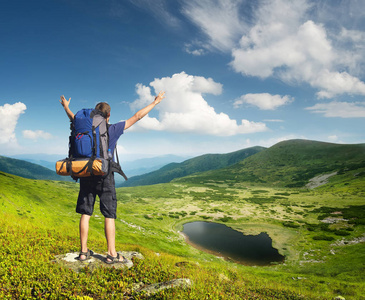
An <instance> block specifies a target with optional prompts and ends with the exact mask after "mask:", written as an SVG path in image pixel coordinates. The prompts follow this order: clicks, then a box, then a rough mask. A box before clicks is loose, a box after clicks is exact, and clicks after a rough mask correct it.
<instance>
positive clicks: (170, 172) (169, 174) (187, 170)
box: [122, 147, 265, 187]
mask: <svg viewBox="0 0 365 300" xmlns="http://www.w3.org/2000/svg"><path fill="white" fill-rule="evenodd" d="M264 149H265V148H263V147H252V148H247V149H243V150H239V151H235V152H232V153H227V154H205V155H201V156H198V157H195V158H191V159H188V160H186V161H184V162H182V163H171V164H168V165H166V166H164V167H162V168H161V169H159V170H157V171H154V172H150V173H148V174H144V175H140V176H134V177H131V178H129V179H128V181H125V182H123V184H122V186H123V187H127V186H138V185H151V184H157V183H166V182H170V181H171V180H173V179H175V178H180V177H184V176H187V175H190V174H194V173H198V172H204V171H208V170H216V169H221V168H224V167H227V166H231V165H233V164H235V163H237V162H239V161H241V160H244V159H246V158H247V157H249V156H251V155H254V154H256V153H258V152H260V151H262V150H264Z"/></svg>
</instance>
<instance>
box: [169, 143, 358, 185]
mask: <svg viewBox="0 0 365 300" xmlns="http://www.w3.org/2000/svg"><path fill="white" fill-rule="evenodd" d="M353 170H358V173H359V174H363V173H364V171H365V144H354V145H352V144H351V145H346V144H332V143H325V142H317V141H310V140H289V141H284V142H280V143H278V144H275V145H273V146H272V147H270V148H268V149H266V150H264V151H261V152H259V153H257V154H255V155H252V156H250V157H248V158H247V159H245V160H243V161H241V162H239V163H237V164H235V165H232V166H230V167H227V168H223V169H219V170H213V171H207V172H204V173H199V174H195V175H190V176H187V177H184V178H179V179H175V180H174V181H176V182H204V181H208V180H215V181H218V180H232V181H235V182H251V183H258V184H264V185H265V184H270V185H272V186H278V187H304V186H305V185H306V184H308V182H309V180H310V179H312V178H313V177H315V176H317V175H319V174H325V173H330V172H337V174H338V175H343V174H345V173H346V172H348V171H353Z"/></svg>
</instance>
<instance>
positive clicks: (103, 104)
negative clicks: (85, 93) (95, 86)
mask: <svg viewBox="0 0 365 300" xmlns="http://www.w3.org/2000/svg"><path fill="white" fill-rule="evenodd" d="M95 109H97V110H99V111H101V112H102V113H103V114H104V117H105V118H106V119H109V117H110V105H109V104H108V103H106V102H99V103H98V104H96V106H95Z"/></svg>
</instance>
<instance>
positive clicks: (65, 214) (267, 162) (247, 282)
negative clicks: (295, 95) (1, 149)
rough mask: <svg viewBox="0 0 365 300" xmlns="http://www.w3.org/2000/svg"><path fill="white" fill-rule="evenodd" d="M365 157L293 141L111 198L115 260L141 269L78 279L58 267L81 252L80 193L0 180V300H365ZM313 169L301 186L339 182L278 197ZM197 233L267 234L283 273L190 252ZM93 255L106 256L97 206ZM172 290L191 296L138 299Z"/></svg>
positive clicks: (1, 176)
mask: <svg viewBox="0 0 365 300" xmlns="http://www.w3.org/2000/svg"><path fill="white" fill-rule="evenodd" d="M363 150H364V145H335V144H327V143H319V142H311V141H299V140H295V141H288V142H283V143H279V144H277V145H275V146H273V147H271V148H269V149H267V150H264V151H261V152H259V153H257V154H255V155H252V156H250V157H248V158H247V159H245V160H243V161H242V162H239V163H238V164H235V165H233V166H231V167H229V168H224V169H219V170H216V171H209V172H205V173H200V174H194V175H193V176H190V177H189V176H188V177H184V178H179V179H175V180H174V181H172V182H170V183H164V184H155V185H149V186H138V187H123V188H118V189H117V200H118V212H117V214H118V218H117V219H116V247H117V250H118V251H138V252H140V253H142V254H143V256H144V257H145V259H144V260H139V259H134V261H133V262H134V266H133V267H132V268H131V269H129V270H125V271H122V270H120V269H116V268H107V267H105V268H104V267H101V268H99V269H96V270H95V269H94V270H93V269H91V268H89V267H87V266H86V267H85V268H84V269H83V270H82V271H81V272H74V271H71V270H70V269H68V268H65V267H64V266H62V265H60V264H58V263H55V261H54V259H55V256H56V255H60V254H66V253H68V252H78V251H79V237H78V221H79V215H78V214H76V213H75V205H76V199H77V195H78V184H77V183H73V182H60V181H50V180H34V179H26V178H22V177H18V176H14V175H10V174H7V173H4V172H0V206H1V218H0V245H1V247H0V299H75V300H81V299H82V300H90V299H171V300H175V299H184V300H185V299H212V300H216V299H217V300H223V299H237V300H238V299H263V300H266V299H282V300H284V299H293V300H297V299H298V300H303V299H319V300H325V299H335V298H336V297H337V296H341V297H344V298H345V299H346V300H349V299H351V300H357V299H365V298H364V295H365V284H364V280H363V279H364V275H365V273H364V261H365V251H364V249H365V200H364V199H365V198H364V197H365V176H364V174H365V168H364V166H363V165H362V163H363V162H364V159H363V155H364V154H363ZM303 160H305V162H303ZM247 161H249V163H247ZM255 161H256V168H255ZM326 163H327V165H326ZM242 167H245V168H246V172H247V170H249V171H250V172H255V173H254V175H255V176H256V177H253V176H251V177H249V176H247V174H244V172H242ZM232 168H233V169H235V170H236V174H233V175H232V174H231V173H232V171H230V170H231V169H232ZM280 168H282V169H281V170H277V169H280ZM317 169H320V171H313V172H312V173H311V174H308V175H306V176H309V175H310V176H315V175H316V174H322V173H328V172H333V171H334V170H336V171H338V174H337V175H334V176H332V177H331V178H329V182H328V183H325V184H323V185H322V186H320V187H317V188H314V189H303V188H296V187H290V188H288V187H285V186H288V185H290V184H293V183H294V184H295V183H297V182H299V181H297V180H293V179H292V177H293V174H296V175H300V172H301V170H302V171H303V172H304V173H303V174H306V173H307V172H309V171H310V170H317ZM284 171H286V172H288V173H289V174H288V175H287V174H286V173H285V172H284ZM271 172H273V173H274V174H270V173H271ZM275 172H281V173H282V174H283V176H281V177H280V176H278V174H276V173H275ZM284 173H285V174H284ZM213 175H214V176H213ZM284 175H285V176H284ZM223 176H226V178H225V177H223ZM244 176H246V177H244ZM290 176H291V177H290ZM303 176H304V175H303ZM242 178H244V180H242ZM250 178H254V181H253V182H250ZM257 178H259V179H260V180H257ZM278 178H281V180H278ZM193 221H208V222H215V223H221V224H225V225H227V226H229V227H231V228H233V229H235V230H237V231H239V232H242V233H244V234H245V235H258V234H259V233H261V232H265V233H267V234H268V235H269V236H270V238H271V239H272V246H273V247H274V248H275V249H277V250H278V252H279V253H280V254H281V255H283V256H285V262H284V263H273V264H270V265H267V266H255V267H250V266H247V265H244V264H237V263H233V262H232V261H230V260H229V259H227V260H223V259H222V258H221V257H220V255H219V257H218V255H217V254H213V253H211V252H205V251H202V250H201V249H196V248H194V247H192V246H190V245H189V244H188V243H187V241H186V240H185V239H184V237H183V236H182V235H181V233H180V231H181V230H182V225H183V224H185V223H188V222H193ZM88 245H89V247H90V248H91V249H92V250H94V251H95V252H97V253H100V254H101V255H105V250H106V242H105V238H104V218H103V217H102V216H101V214H100V212H99V203H98V201H97V203H96V206H95V211H94V215H93V217H92V218H91V219H90V230H89V240H88ZM176 278H189V279H191V280H192V282H193V284H192V286H191V287H190V288H185V289H171V290H164V291H161V292H159V293H157V294H155V295H152V296H151V297H148V296H147V295H145V294H143V293H142V294H140V293H138V291H137V289H136V286H140V285H144V284H145V285H148V284H153V283H160V282H165V281H169V280H172V279H176ZM339 299H342V298H339Z"/></svg>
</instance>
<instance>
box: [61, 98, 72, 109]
mask: <svg viewBox="0 0 365 300" xmlns="http://www.w3.org/2000/svg"><path fill="white" fill-rule="evenodd" d="M70 101H71V98H70V99H68V101H67V100H66V98H65V96H64V95H62V96H61V100H60V103H61V105H62V106H63V107H64V108H66V107H68V106H69V105H70Z"/></svg>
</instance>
